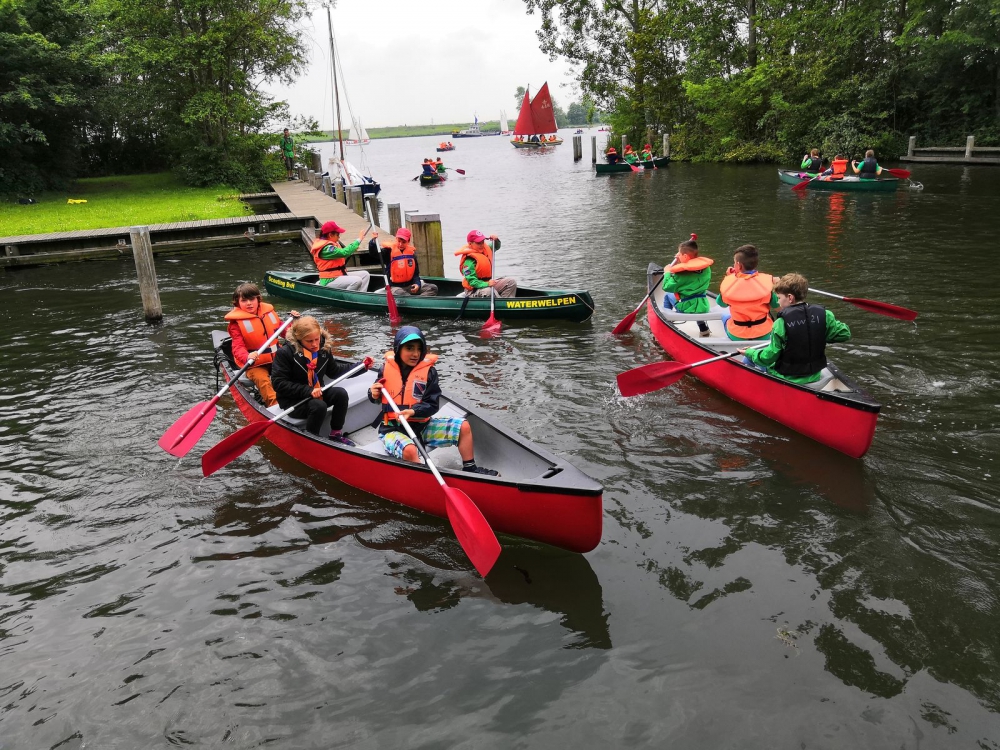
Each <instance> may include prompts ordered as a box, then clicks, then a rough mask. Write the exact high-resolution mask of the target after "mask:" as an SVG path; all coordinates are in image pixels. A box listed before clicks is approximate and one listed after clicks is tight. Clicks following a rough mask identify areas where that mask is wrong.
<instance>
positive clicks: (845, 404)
mask: <svg viewBox="0 0 1000 750" xmlns="http://www.w3.org/2000/svg"><path fill="white" fill-rule="evenodd" d="M657 278H658V277H657ZM651 281H652V279H651ZM647 313H648V319H649V326H650V329H651V330H652V332H653V336H654V337H655V338H656V340H657V342H658V343H659V344H660V346H662V347H663V349H664V351H666V352H667V354H669V355H670V356H671V358H672V359H674V360H675V361H677V362H684V363H686V364H690V363H692V362H698V361H700V360H703V359H708V358H710V357H714V356H716V355H717V354H718V352H717V351H715V350H713V349H711V348H709V347H707V346H703V345H702V344H700V343H698V339H694V338H691V337H690V336H688V335H686V334H685V333H683V332H682V331H680V330H678V328H677V327H676V326H674V325H673V324H671V322H670V321H669V320H666V319H665V318H664V317H663V315H662V308H660V306H659V305H657V304H656V303H655V302H654V301H653V299H652V298H651V299H650V301H649V302H647ZM741 360H742V357H735V358H732V359H724V360H720V361H718V362H714V363H712V364H710V365H703V366H702V367H696V368H695V369H693V370H691V371H690V374H691V375H693V376H695V377H697V378H698V379H699V380H701V381H702V382H704V383H706V384H707V385H710V386H711V387H712V388H715V389H716V390H717V391H719V392H720V393H723V394H725V395H726V396H728V397H729V398H731V399H733V400H734V401H737V402H739V403H741V404H743V405H744V406H747V407H749V408H750V409H753V410H754V411H756V412H758V413H760V414H763V415H764V416H765V417H768V418H769V419H773V420H774V421H775V422H779V423H780V424H783V425H785V426H786V427H789V428H791V429H793V430H795V431H796V432H799V433H801V434H803V435H805V436H807V437H809V438H812V439H813V440H816V441H817V442H820V443H822V444H823V445H826V446H829V447H830V448H833V449H835V450H838V451H840V452H842V453H846V454H847V455H848V456H851V457H853V458H861V457H862V456H863V455H864V454H865V453H866V452H867V451H868V448H869V447H870V446H871V443H872V439H873V438H874V436H875V425H876V422H877V421H878V415H879V411H880V409H881V407H880V405H879V404H878V403H877V402H876V401H875V400H874V399H872V398H871V397H870V396H868V395H867V394H866V393H864V392H863V391H861V390H860V388H858V386H857V385H856V384H854V383H853V382H851V381H850V380H848V379H847V377H846V376H845V375H844V374H843V373H841V372H840V371H839V370H836V368H835V367H833V366H832V365H831V366H830V369H831V370H832V371H833V372H834V373H835V374H836V375H837V377H838V378H839V379H840V380H841V381H843V382H844V383H845V384H847V385H848V386H851V387H852V388H854V389H855V390H856V393H854V394H840V393H837V392H826V391H817V390H814V389H811V388H808V387H806V386H801V385H796V384H795V383H789V382H788V381H785V380H782V379H780V378H777V377H774V376H772V375H768V374H767V373H765V372H762V371H761V370H758V369H756V368H754V367H750V366H748V365H744V364H742V362H741Z"/></svg>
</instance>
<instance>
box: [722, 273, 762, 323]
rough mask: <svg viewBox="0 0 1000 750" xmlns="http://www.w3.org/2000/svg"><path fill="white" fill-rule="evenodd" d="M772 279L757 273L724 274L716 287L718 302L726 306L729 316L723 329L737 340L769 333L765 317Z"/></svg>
mask: <svg viewBox="0 0 1000 750" xmlns="http://www.w3.org/2000/svg"><path fill="white" fill-rule="evenodd" d="M773 288H774V277H773V276H769V275H768V274H761V273H752V274H746V273H728V274H726V277H725V278H724V279H723V280H722V284H721V286H720V287H719V294H720V295H721V296H722V301H723V302H725V303H726V304H728V305H729V310H730V312H731V313H732V317H731V318H730V319H729V320H728V321H727V322H726V329H727V330H728V331H729V332H730V333H731V334H733V336H735V337H736V338H739V339H756V338H760V337H761V336H766V335H767V334H769V333H770V332H771V328H772V327H773V326H774V323H772V322H771V318H770V317H768V312H770V310H771V290H772V289H773Z"/></svg>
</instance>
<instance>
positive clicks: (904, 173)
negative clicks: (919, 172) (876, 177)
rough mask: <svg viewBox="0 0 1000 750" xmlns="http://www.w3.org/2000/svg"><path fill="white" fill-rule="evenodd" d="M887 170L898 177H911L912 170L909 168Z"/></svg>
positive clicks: (902, 178) (906, 178)
mask: <svg viewBox="0 0 1000 750" xmlns="http://www.w3.org/2000/svg"><path fill="white" fill-rule="evenodd" d="M887 171H888V172H889V174H891V175H892V176H893V177H898V178H899V179H901V180H908V179H910V170H909V169H890V170H887Z"/></svg>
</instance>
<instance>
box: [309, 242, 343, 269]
mask: <svg viewBox="0 0 1000 750" xmlns="http://www.w3.org/2000/svg"><path fill="white" fill-rule="evenodd" d="M327 246H330V247H336V245H334V243H333V240H324V239H322V238H321V237H317V238H316V239H315V240H313V243H312V247H310V248H309V252H310V253H312V257H313V262H314V263H315V264H316V268H317V269H319V277H320V278H321V279H335V278H337V277H338V276H346V275H347V271H345V270H344V268H345V267H346V266H347V258H332V259H330V260H327V259H326V258H321V257H319V254H320V252H321V251H322V250H323V248H325V247H327Z"/></svg>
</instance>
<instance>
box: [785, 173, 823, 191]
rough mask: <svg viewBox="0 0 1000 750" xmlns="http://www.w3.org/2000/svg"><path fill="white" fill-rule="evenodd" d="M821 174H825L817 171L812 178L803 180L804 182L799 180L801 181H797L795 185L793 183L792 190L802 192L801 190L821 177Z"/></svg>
mask: <svg viewBox="0 0 1000 750" xmlns="http://www.w3.org/2000/svg"><path fill="white" fill-rule="evenodd" d="M821 174H823V173H822V172H817V173H816V176H815V177H813V178H812V179H809V180H803V181H802V182H799V183H796V184H795V185H792V190H795V191H798V192H801V191H803V190H805V189H806V187H808V185H809V183H810V182H812V181H813V180H817V179H819V176H820V175H821Z"/></svg>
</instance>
